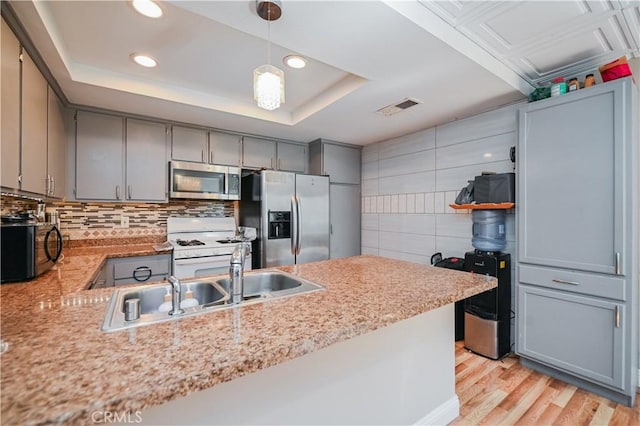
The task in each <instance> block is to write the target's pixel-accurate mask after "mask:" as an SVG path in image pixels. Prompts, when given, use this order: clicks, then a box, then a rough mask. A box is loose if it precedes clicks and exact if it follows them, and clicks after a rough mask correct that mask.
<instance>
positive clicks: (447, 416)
mask: <svg viewBox="0 0 640 426" xmlns="http://www.w3.org/2000/svg"><path fill="white" fill-rule="evenodd" d="M459 415H460V400H459V399H458V395H453V397H451V398H450V399H448V400H447V401H445V402H444V403H442V404H440V405H439V406H438V407H436V409H435V410H433V411H431V412H430V413H429V414H427V415H426V416H424V417H423V418H421V419H420V420H418V421H417V422H416V423H414V424H416V425H421V426H422V425H424V426H427V425H429V426H430V425H446V424H448V423H449V422H452V421H453V420H454V419H455V418H456V417H458V416H459Z"/></svg>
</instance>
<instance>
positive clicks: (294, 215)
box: [291, 195, 298, 256]
mask: <svg viewBox="0 0 640 426" xmlns="http://www.w3.org/2000/svg"><path fill="white" fill-rule="evenodd" d="M291 215H292V218H291V219H292V220H291V231H292V232H293V235H291V254H292V255H294V256H295V255H296V244H297V239H298V216H297V209H296V196H295V195H292V196H291Z"/></svg>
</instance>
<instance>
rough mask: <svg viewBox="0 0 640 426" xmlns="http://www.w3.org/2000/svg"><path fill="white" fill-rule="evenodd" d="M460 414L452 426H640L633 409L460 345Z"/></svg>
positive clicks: (638, 411) (638, 415)
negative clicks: (481, 425)
mask: <svg viewBox="0 0 640 426" xmlns="http://www.w3.org/2000/svg"><path fill="white" fill-rule="evenodd" d="M456 393H457V394H458V398H459V399H460V416H459V417H458V418H457V419H455V420H454V421H453V422H452V423H451V425H465V426H466V425H475V424H483V425H496V426H498V425H499V426H503V425H535V426H544V425H568V426H579V425H616V426H617V425H620V426H623V425H624V426H638V425H640V406H639V400H640V395H638V398H636V406H635V407H633V408H630V407H626V406H624V405H620V404H616V403H615V402H612V401H610V400H608V399H606V398H602V397H600V396H598V395H595V394H592V393H589V392H586V391H584V390H582V389H578V388H576V387H575V386H572V385H569V384H567V383H564V382H562V381H560V380H556V379H553V378H551V377H549V376H545V375H543V374H540V373H537V372H534V371H533V370H530V369H528V368H526V367H523V366H521V365H520V363H519V362H518V359H517V358H516V357H508V358H505V359H504V360H502V361H493V360H490V359H487V358H484V357H481V356H479V355H476V354H473V353H471V352H469V351H467V350H466V349H465V348H464V345H463V342H456Z"/></svg>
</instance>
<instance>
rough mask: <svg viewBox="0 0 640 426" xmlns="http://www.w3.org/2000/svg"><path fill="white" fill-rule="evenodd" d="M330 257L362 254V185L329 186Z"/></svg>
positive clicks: (333, 184)
mask: <svg viewBox="0 0 640 426" xmlns="http://www.w3.org/2000/svg"><path fill="white" fill-rule="evenodd" d="M329 218H330V233H329V255H330V258H331V259H337V258H340V257H348V256H356V255H359V254H360V248H361V244H360V185H342V184H335V183H332V184H329Z"/></svg>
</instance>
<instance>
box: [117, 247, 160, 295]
mask: <svg viewBox="0 0 640 426" xmlns="http://www.w3.org/2000/svg"><path fill="white" fill-rule="evenodd" d="M170 274H171V255H170V254H158V255H151V256H135V257H124V258H117V259H109V260H107V264H106V267H105V286H106V287H112V286H118V285H127V284H144V283H151V282H154V281H165V280H166V279H167V278H168V277H169V275H170Z"/></svg>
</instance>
